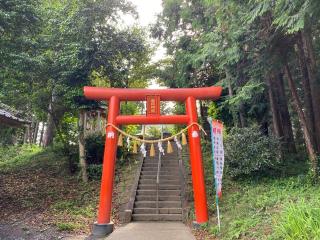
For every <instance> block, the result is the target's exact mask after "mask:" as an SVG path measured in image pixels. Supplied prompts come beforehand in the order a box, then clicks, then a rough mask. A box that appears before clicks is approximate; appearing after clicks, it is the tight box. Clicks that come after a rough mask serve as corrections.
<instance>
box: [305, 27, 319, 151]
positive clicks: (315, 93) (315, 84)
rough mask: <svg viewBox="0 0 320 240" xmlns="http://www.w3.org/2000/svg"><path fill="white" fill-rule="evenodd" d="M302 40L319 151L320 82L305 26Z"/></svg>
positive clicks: (309, 37)
mask: <svg viewBox="0 0 320 240" xmlns="http://www.w3.org/2000/svg"><path fill="white" fill-rule="evenodd" d="M302 42H303V46H304V50H305V51H304V52H305V55H306V60H307V61H306V63H307V69H308V74H309V80H310V89H311V97H312V105H313V113H314V126H315V133H316V143H317V148H316V149H317V151H318V152H320V108H319V105H320V82H319V79H318V77H317V75H318V70H317V64H316V58H315V52H314V48H313V43H312V36H311V29H310V28H308V27H305V29H304V30H303V31H302Z"/></svg>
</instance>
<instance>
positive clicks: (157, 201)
mask: <svg viewBox="0 0 320 240" xmlns="http://www.w3.org/2000/svg"><path fill="white" fill-rule="evenodd" d="M160 170H161V152H160V151H159V159H158V170H157V182H156V191H157V199H156V207H157V214H159V183H160Z"/></svg>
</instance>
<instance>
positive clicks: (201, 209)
mask: <svg viewBox="0 0 320 240" xmlns="http://www.w3.org/2000/svg"><path fill="white" fill-rule="evenodd" d="M186 112H187V115H188V116H189V124H191V123H193V122H198V114H197V108H196V99H195V98H194V97H188V98H187V100H186ZM188 138H189V149H190V150H189V151H190V165H191V173H192V184H193V196H194V208H195V213H196V223H205V222H207V221H208V209H207V197H206V187H205V181H204V173H203V163H202V154H201V139H200V131H199V127H198V126H196V125H193V126H192V127H190V128H189V129H188Z"/></svg>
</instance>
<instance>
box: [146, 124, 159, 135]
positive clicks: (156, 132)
mask: <svg viewBox="0 0 320 240" xmlns="http://www.w3.org/2000/svg"><path fill="white" fill-rule="evenodd" d="M147 134H148V135H149V136H150V137H152V138H160V136H161V129H160V127H159V126H157V127H156V126H149V127H148V128H147Z"/></svg>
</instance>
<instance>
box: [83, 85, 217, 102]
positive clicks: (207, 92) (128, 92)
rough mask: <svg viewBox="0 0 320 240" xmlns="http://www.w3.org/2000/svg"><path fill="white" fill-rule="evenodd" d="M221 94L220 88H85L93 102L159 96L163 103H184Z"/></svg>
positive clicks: (212, 97) (140, 99)
mask: <svg viewBox="0 0 320 240" xmlns="http://www.w3.org/2000/svg"><path fill="white" fill-rule="evenodd" d="M221 92H222V87H220V86H218V87H203V88H168V89H140V88H102V87H84V95H85V97H86V98H88V99H91V100H109V99H110V98H111V97H112V96H117V97H118V98H119V100H120V101H144V100H146V97H147V96H150V95H159V96H160V100H161V101H179V102H182V101H185V100H186V99H187V98H188V97H190V96H192V97H194V98H195V99H199V100H206V99H210V100H217V99H218V98H219V97H220V95H221Z"/></svg>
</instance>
